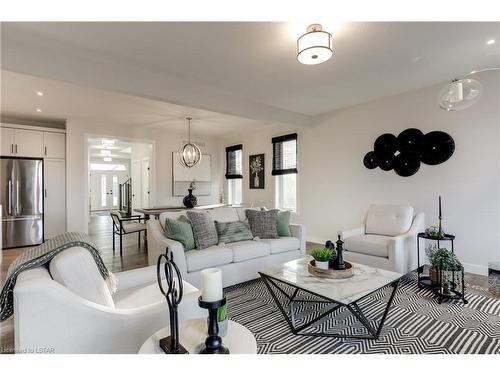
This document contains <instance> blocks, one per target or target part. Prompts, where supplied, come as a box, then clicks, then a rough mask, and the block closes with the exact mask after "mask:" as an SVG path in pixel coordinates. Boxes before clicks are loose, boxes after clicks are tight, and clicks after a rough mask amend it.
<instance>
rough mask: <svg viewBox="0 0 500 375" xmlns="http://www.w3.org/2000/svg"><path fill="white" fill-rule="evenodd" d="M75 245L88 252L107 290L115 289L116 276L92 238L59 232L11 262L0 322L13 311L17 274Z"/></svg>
mask: <svg viewBox="0 0 500 375" xmlns="http://www.w3.org/2000/svg"><path fill="white" fill-rule="evenodd" d="M77 246H78V247H83V248H84V249H87V250H88V251H89V252H90V254H91V255H92V257H93V258H94V260H95V263H96V265H97V268H98V269H99V272H100V273H101V275H102V277H103V279H104V280H105V281H106V283H107V284H108V287H109V290H110V291H111V293H114V292H115V291H116V278H115V276H114V275H113V274H112V273H111V272H110V271H109V270H108V269H107V268H106V266H105V265H104V262H103V260H102V258H101V254H100V252H99V250H98V249H97V246H96V245H95V244H94V242H93V241H92V239H91V238H90V237H89V236H88V235H87V234H85V233H79V232H69V233H65V234H61V235H59V236H56V237H54V238H52V239H50V240H48V241H46V242H45V243H43V244H42V245H40V246H37V247H34V248H32V249H29V250H27V251H26V252H24V253H23V254H21V255H19V256H18V257H17V258H16V259H15V260H14V261H13V262H12V264H11V265H10V267H9V270H8V271H7V278H6V280H5V284H4V285H3V288H2V292H1V294H0V322H1V321H4V320H5V319H7V318H8V317H10V316H11V315H12V313H13V312H14V286H15V285H16V280H17V276H19V274H20V273H21V272H23V271H26V270H29V269H32V268H37V267H40V266H43V265H45V264H47V263H49V262H50V261H51V260H52V258H54V257H55V256H56V255H57V254H59V253H60V252H61V251H64V250H66V249H69V248H72V247H77Z"/></svg>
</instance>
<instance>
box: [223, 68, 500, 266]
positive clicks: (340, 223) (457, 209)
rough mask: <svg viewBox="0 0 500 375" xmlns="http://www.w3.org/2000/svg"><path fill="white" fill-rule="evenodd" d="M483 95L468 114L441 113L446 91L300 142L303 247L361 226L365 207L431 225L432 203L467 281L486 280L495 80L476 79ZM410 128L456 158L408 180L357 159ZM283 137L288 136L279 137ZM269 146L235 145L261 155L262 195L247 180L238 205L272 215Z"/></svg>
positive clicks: (329, 126) (493, 185)
mask: <svg viewBox="0 0 500 375" xmlns="http://www.w3.org/2000/svg"><path fill="white" fill-rule="evenodd" d="M479 79H480V80H481V82H482V83H483V86H484V92H483V95H482V97H481V99H480V101H479V102H478V103H476V104H475V105H474V106H472V107H470V108H468V109H466V110H464V111H460V112H451V113H448V112H445V111H443V110H441V109H440V108H439V107H438V105H437V95H438V92H439V90H440V89H441V88H442V85H437V86H432V87H428V88H424V89H420V90H416V91H411V92H408V93H404V94H401V95H397V96H394V97H389V98H383V99H380V100H376V101H372V102H369V103H366V104H361V105H357V106H353V107H350V108H346V109H342V110H338V111H335V112H333V113H331V114H328V115H325V116H322V120H321V121H320V122H319V123H318V124H317V125H316V126H315V127H313V128H311V129H307V130H303V131H301V132H300V133H299V140H298V148H299V193H298V194H299V196H298V199H299V203H298V204H299V216H298V218H297V220H298V221H299V222H302V223H304V224H306V225H307V234H308V240H311V241H317V242H324V241H325V240H327V239H334V238H335V236H336V233H337V231H338V230H339V229H341V228H344V227H349V226H353V225H357V224H360V223H361V222H362V221H363V219H364V215H365V212H366V208H367V207H368V205H369V204H370V203H394V204H408V205H412V206H413V207H415V209H416V210H417V211H421V212H424V213H425V214H426V225H427V226H428V225H436V224H437V199H438V195H439V194H441V195H442V197H443V226H444V229H445V230H446V231H447V232H449V233H453V234H455V235H456V236H457V239H456V243H455V245H456V252H457V254H458V256H459V257H460V259H461V260H462V261H463V262H464V263H465V264H466V267H467V269H468V270H469V271H471V272H476V273H483V274H485V273H486V269H487V263H488V261H495V260H496V261H498V260H499V259H500V251H499V225H500V221H499V208H500V200H499V189H500V185H499V126H500V116H499V114H500V92H499V91H500V89H499V87H500V86H499V84H500V80H499V78H498V75H497V73H491V74H482V75H481V77H479ZM409 127H415V128H419V129H421V130H422V131H424V132H429V131H432V130H443V131H446V132H448V133H449V134H450V135H451V136H452V137H453V138H454V140H455V144H456V149H455V153H454V154H453V156H452V157H451V159H449V160H448V161H447V162H445V163H444V164H441V165H438V166H428V165H424V164H422V166H421V168H420V170H419V171H418V172H417V174H415V175H414V176H411V177H407V178H404V177H399V176H397V175H396V174H395V173H394V171H390V172H384V171H382V170H380V169H378V168H377V169H375V170H368V169H366V168H365V167H364V165H363V156H364V155H365V154H366V152H368V151H370V150H372V149H373V142H374V141H375V139H376V138H377V137H378V136H379V135H380V134H382V133H386V132H391V133H393V134H396V135H397V134H398V133H399V132H400V131H402V130H404V129H406V128H409ZM283 134H284V133H283ZM270 138H271V136H270V135H269V134H265V133H260V132H259V133H258V134H255V135H254V136H245V137H244V138H240V139H232V140H231V142H234V143H239V142H238V141H240V142H241V143H243V145H244V146H243V148H244V152H245V159H244V166H245V168H246V169H248V166H247V164H248V154H249V153H258V152H266V159H267V160H266V168H267V171H268V173H267V176H266V177H267V181H266V191H265V192H258V193H257V192H256V193H254V191H248V190H247V188H248V171H247V170H246V171H245V179H244V181H243V184H244V186H245V188H246V189H245V190H244V196H243V200H244V201H245V202H248V201H250V202H252V203H254V204H256V205H259V204H262V205H267V206H273V205H274V196H273V193H274V185H273V183H270V182H271V181H270V176H269V175H270V164H269V162H270V160H269V159H270V157H271V152H272V151H271V148H270V142H271V139H270Z"/></svg>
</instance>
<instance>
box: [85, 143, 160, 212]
mask: <svg viewBox="0 0 500 375" xmlns="http://www.w3.org/2000/svg"><path fill="white" fill-rule="evenodd" d="M88 155H89V212H90V213H99V212H102V214H105V213H106V212H107V211H110V210H121V209H122V207H123V206H124V204H126V202H124V201H123V200H122V201H120V185H121V184H124V183H125V182H127V183H130V184H131V187H132V207H133V208H140V207H149V206H150V204H151V200H150V196H151V189H150V188H151V159H152V145H151V144H148V143H140V142H129V141H122V140H118V139H109V138H89V139H88Z"/></svg>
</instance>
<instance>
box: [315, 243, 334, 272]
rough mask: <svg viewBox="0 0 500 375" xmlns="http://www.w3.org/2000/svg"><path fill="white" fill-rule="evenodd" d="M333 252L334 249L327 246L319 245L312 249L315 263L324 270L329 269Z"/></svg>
mask: <svg viewBox="0 0 500 375" xmlns="http://www.w3.org/2000/svg"><path fill="white" fill-rule="evenodd" d="M332 254H333V250H331V249H327V248H326V247H317V248H316V249H313V250H312V251H311V256H312V257H313V258H314V265H315V266H316V267H317V268H320V269H322V270H327V269H328V262H329V260H330V257H331V256H332Z"/></svg>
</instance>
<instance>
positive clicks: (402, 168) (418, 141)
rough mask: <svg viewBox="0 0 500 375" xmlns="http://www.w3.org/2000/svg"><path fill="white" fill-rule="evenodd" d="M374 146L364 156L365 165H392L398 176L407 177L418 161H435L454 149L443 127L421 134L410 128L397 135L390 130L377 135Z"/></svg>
mask: <svg viewBox="0 0 500 375" xmlns="http://www.w3.org/2000/svg"><path fill="white" fill-rule="evenodd" d="M373 150H374V151H370V152H368V153H367V154H366V155H365V157H364V159H363V164H364V165H365V167H366V168H368V169H375V168H377V167H380V169H382V170H384V171H390V170H391V169H394V172H396V173H397V174H398V175H399V176H402V177H409V176H413V175H414V174H415V173H417V171H418V170H419V169H420V164H421V163H424V164H428V165H438V164H441V163H444V162H445V161H446V160H448V159H449V158H450V157H451V156H452V155H453V152H454V151H455V142H454V141H453V138H452V137H451V136H450V135H449V134H448V133H445V132H443V131H432V132H430V133H427V134H425V135H424V133H422V131H421V130H419V129H415V128H409V129H406V130H403V131H402V132H401V133H399V135H398V136H397V137H396V136H395V135H394V134H390V133H385V134H382V135H380V136H379V137H377V139H376V140H375V143H374V145H373Z"/></svg>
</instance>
